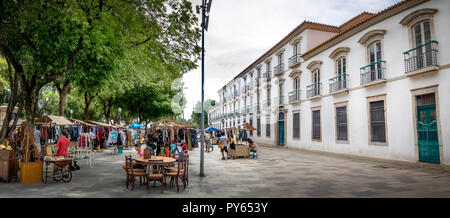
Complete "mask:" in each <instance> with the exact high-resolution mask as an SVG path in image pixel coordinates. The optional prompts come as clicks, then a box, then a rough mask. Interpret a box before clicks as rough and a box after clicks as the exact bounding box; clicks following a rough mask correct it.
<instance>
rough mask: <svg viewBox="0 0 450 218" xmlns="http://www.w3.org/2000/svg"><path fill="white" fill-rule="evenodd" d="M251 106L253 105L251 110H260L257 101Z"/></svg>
mask: <svg viewBox="0 0 450 218" xmlns="http://www.w3.org/2000/svg"><path fill="white" fill-rule="evenodd" d="M252 107H253V111H257V112H259V111H260V110H261V107H260V104H258V103H256V104H254V105H253V106H252Z"/></svg>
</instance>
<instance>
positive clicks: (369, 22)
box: [302, 0, 430, 61]
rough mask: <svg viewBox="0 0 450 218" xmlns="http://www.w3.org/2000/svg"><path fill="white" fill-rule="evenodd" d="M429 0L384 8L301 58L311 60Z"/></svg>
mask: <svg viewBox="0 0 450 218" xmlns="http://www.w3.org/2000/svg"><path fill="white" fill-rule="evenodd" d="M427 1H430V0H404V1H402V2H399V3H397V4H395V5H392V6H391V7H389V8H386V9H384V10H382V11H381V12H379V13H377V14H375V15H373V16H370V17H367V18H366V19H363V20H361V21H359V22H356V23H355V24H354V25H353V26H351V27H349V28H347V29H346V30H344V31H342V32H341V33H339V34H337V35H335V36H333V37H331V38H330V39H328V40H326V41H325V42H323V43H321V44H319V45H317V46H316V47H314V48H312V49H310V50H309V51H307V52H306V53H304V54H303V55H302V58H303V59H304V60H305V61H306V60H309V59H311V58H312V57H314V56H316V55H318V54H320V53H322V52H323V51H325V50H327V49H329V48H331V47H332V46H334V45H336V44H338V43H340V42H342V41H344V40H346V39H348V38H350V37H351V36H353V35H355V34H357V33H359V32H361V31H363V30H365V29H367V28H369V27H370V26H373V25H375V24H377V23H379V22H381V21H384V20H386V19H388V18H390V17H392V16H394V15H397V14H399V13H401V12H403V11H406V10H408V9H410V8H413V7H415V6H417V5H419V4H422V3H424V2H427Z"/></svg>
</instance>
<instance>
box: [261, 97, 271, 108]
mask: <svg viewBox="0 0 450 218" xmlns="http://www.w3.org/2000/svg"><path fill="white" fill-rule="evenodd" d="M270 104H271V100H270V99H269V100H265V101H264V103H263V107H264V108H270Z"/></svg>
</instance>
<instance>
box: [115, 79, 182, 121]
mask: <svg viewBox="0 0 450 218" xmlns="http://www.w3.org/2000/svg"><path fill="white" fill-rule="evenodd" d="M173 95H174V92H173V91H172V90H171V89H170V87H168V86H166V85H164V84H158V83H154V84H137V85H136V86H134V87H132V88H129V89H126V90H125V92H124V93H123V94H122V95H121V96H120V97H119V98H118V99H117V102H116V104H117V105H119V106H120V107H121V108H122V110H123V111H127V112H129V113H130V115H132V116H134V117H137V118H138V121H139V123H143V122H145V123H148V122H149V121H150V120H152V119H153V120H155V119H159V118H161V117H164V116H171V115H172V114H173V111H172V108H171V99H172V97H173Z"/></svg>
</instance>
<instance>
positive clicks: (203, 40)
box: [200, 0, 206, 177]
mask: <svg viewBox="0 0 450 218" xmlns="http://www.w3.org/2000/svg"><path fill="white" fill-rule="evenodd" d="M205 6H206V5H205V0H202V123H201V124H200V126H201V140H202V141H201V146H200V177H204V176H205V172H204V165H205V163H204V146H205V136H204V133H205V125H204V123H205V118H204V105H203V104H204V97H205V96H204V94H205V93H204V83H205Z"/></svg>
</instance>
